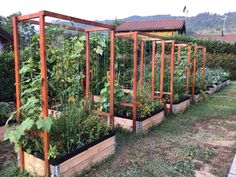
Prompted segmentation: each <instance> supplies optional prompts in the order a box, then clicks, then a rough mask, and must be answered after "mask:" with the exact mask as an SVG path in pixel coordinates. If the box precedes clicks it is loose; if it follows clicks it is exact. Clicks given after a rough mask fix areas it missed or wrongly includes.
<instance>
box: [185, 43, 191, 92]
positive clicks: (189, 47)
mask: <svg viewBox="0 0 236 177" xmlns="http://www.w3.org/2000/svg"><path fill="white" fill-rule="evenodd" d="M190 64H191V45H188V58H187V77H186V90H187V93H188V89H189V78H190Z"/></svg>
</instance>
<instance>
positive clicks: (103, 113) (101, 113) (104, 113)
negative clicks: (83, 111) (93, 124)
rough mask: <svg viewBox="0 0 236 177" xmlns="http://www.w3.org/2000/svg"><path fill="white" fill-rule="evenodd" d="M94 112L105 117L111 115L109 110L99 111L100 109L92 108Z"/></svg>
mask: <svg viewBox="0 0 236 177" xmlns="http://www.w3.org/2000/svg"><path fill="white" fill-rule="evenodd" d="M92 113H94V114H97V115H100V116H104V117H111V114H110V113H108V112H103V111H98V110H92Z"/></svg>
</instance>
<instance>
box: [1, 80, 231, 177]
mask: <svg viewBox="0 0 236 177" xmlns="http://www.w3.org/2000/svg"><path fill="white" fill-rule="evenodd" d="M235 137H236V82H232V84H231V85H229V86H227V87H225V88H223V89H222V90H221V91H219V92H217V93H215V94H213V95H211V96H210V97H209V98H208V99H207V100H205V101H204V102H202V103H198V104H195V105H194V106H191V107H190V108H189V109H188V110H187V111H186V112H185V113H183V114H178V115H173V116H170V117H168V118H166V119H165V120H164V122H163V123H162V124H161V125H159V126H156V127H154V128H153V129H151V130H150V131H149V132H147V133H145V134H142V135H134V134H131V133H126V132H119V133H118V135H117V152H116V154H115V155H113V156H112V157H110V158H109V159H107V160H106V161H104V162H102V163H101V164H99V165H97V166H95V167H93V168H92V169H90V170H89V171H88V172H87V173H84V174H82V175H81V176H83V177H84V176H93V177H102V176H111V177H116V176H117V177H118V176H119V177H139V176H140V177H156V176H175V177H176V176H199V177H200V176H207V177H211V176H227V175H228V172H229V169H230V166H231V163H232V160H233V157H234V154H235V152H236V141H235ZM0 145H1V147H0V153H1V155H2V152H3V149H2V146H3V147H4V146H7V145H6V143H1V144H0ZM8 146H9V145H8ZM3 160H4V159H1V158H0V170H1V171H0V176H11V173H12V176H16V174H17V168H16V167H15V165H14V163H11V161H12V160H15V157H12V158H11V159H6V158H5V160H7V163H5V165H4V164H3ZM6 168H8V169H6ZM9 169H12V170H9ZM7 170H8V171H7ZM6 172H7V173H6ZM19 175H20V176H26V175H25V174H19ZM19 175H18V176H19Z"/></svg>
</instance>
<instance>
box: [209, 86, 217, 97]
mask: <svg viewBox="0 0 236 177" xmlns="http://www.w3.org/2000/svg"><path fill="white" fill-rule="evenodd" d="M216 91H217V86H216V85H213V86H208V87H207V90H206V93H207V94H210V95H211V94H213V93H215V92H216Z"/></svg>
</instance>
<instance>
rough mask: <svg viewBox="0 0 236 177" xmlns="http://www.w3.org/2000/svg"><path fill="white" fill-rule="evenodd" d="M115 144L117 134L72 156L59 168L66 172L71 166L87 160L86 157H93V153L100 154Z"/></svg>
mask: <svg viewBox="0 0 236 177" xmlns="http://www.w3.org/2000/svg"><path fill="white" fill-rule="evenodd" d="M114 145H115V136H113V137H110V138H109V139H107V140H105V141H103V142H101V143H99V144H97V145H95V146H92V147H90V148H89V149H88V150H86V151H84V152H82V153H80V154H78V155H77V156H74V157H72V158H71V159H69V160H67V161H65V162H63V163H62V164H60V165H59V169H60V172H61V173H64V172H66V171H68V170H70V168H72V167H74V166H76V165H77V164H80V163H81V162H83V161H85V160H86V159H88V158H90V157H92V156H93V155H96V154H97V155H98V153H99V152H100V151H102V150H104V149H105V148H107V147H109V146H114Z"/></svg>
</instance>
